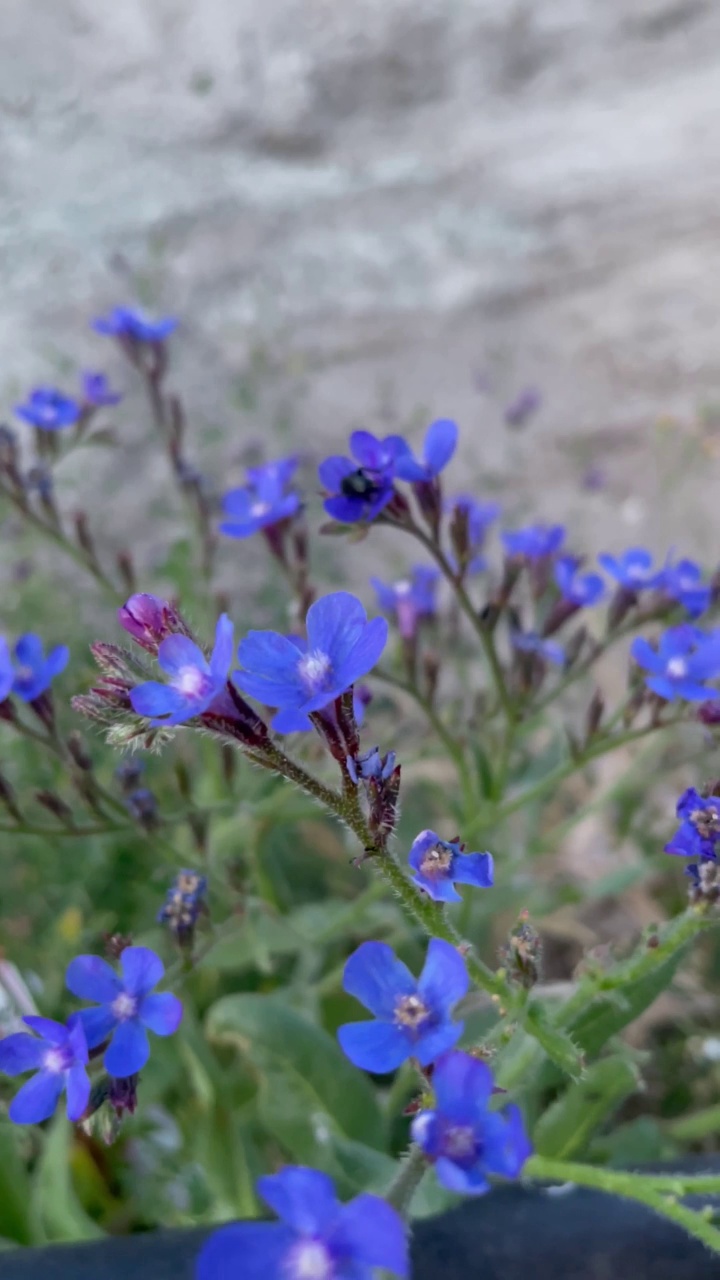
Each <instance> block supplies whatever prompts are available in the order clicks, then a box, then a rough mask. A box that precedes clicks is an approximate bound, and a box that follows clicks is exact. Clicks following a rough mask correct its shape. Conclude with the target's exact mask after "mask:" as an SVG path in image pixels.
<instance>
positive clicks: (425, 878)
mask: <svg viewBox="0 0 720 1280" xmlns="http://www.w3.org/2000/svg"><path fill="white" fill-rule="evenodd" d="M408 862H409V863H410V866H411V867H412V868H413V870H414V872H415V875H414V876H412V879H413V880H414V881H415V884H417V885H419V886H420V888H421V889H424V890H425V892H426V893H427V894H429V895H430V897H431V898H434V899H435V901H436V902H461V901H462V899H461V897H460V894H459V893H457V892H456V890H455V888H454V885H456V884H473V885H476V886H479V887H480V888H481V889H489V888H490V885H491V884H492V883H493V859H492V854H490V853H463V852H462V846H461V845H460V844H459V843H457V842H455V841H451V840H441V839H440V836H439V835H438V834H437V832H436V831H421V832H420V834H419V835H418V836H416V837H415V839H414V840H413V844H412V848H411V850H410V855H409V857H408Z"/></svg>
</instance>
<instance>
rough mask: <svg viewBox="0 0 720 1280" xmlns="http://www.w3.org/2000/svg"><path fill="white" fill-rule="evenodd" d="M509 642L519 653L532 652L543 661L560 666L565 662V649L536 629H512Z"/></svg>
mask: <svg viewBox="0 0 720 1280" xmlns="http://www.w3.org/2000/svg"><path fill="white" fill-rule="evenodd" d="M510 643H511V645H512V647H513V649H517V650H518V652H519V653H533V654H535V656H536V657H537V658H542V659H543V660H544V661H545V662H553V663H554V664H555V666H557V667H562V666H563V665H564V663H565V650H564V649H563V647H562V645H560V644H557V643H556V641H555V640H546V639H545V638H544V637H543V636H540V635H538V633H537V631H512V632H511V633H510Z"/></svg>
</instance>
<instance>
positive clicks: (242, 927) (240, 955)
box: [198, 912, 307, 973]
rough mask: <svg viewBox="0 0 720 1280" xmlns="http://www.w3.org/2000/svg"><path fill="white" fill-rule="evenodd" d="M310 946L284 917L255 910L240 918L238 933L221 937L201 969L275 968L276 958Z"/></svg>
mask: <svg viewBox="0 0 720 1280" xmlns="http://www.w3.org/2000/svg"><path fill="white" fill-rule="evenodd" d="M305 946H307V942H306V940H305V939H304V938H303V937H301V936H300V934H299V933H297V932H296V931H295V930H294V929H293V928H292V926H291V925H290V924H289V923H288V921H287V920H286V919H285V918H284V917H282V916H275V915H270V914H267V913H260V912H254V913H253V915H252V916H247V917H245V919H244V920H238V927H237V932H236V933H232V934H230V935H229V936H228V937H226V938H220V940H219V941H218V942H216V943H215V945H214V946H213V947H211V948H210V950H209V951H208V952H206V954H205V955H204V956H203V958H202V960H201V962H200V965H199V966H198V967H199V968H204V969H219V970H221V971H227V972H232V973H242V972H243V971H244V970H246V969H259V970H260V971H261V972H262V973H269V972H271V970H272V957H273V956H282V955H294V954H295V953H297V952H298V951H302V950H303V948H304V947H305Z"/></svg>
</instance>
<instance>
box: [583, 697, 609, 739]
mask: <svg viewBox="0 0 720 1280" xmlns="http://www.w3.org/2000/svg"><path fill="white" fill-rule="evenodd" d="M604 712H605V699H604V698H603V696H602V693H601V692H600V690H599V689H596V690H595V692H594V694H593V696H592V698H591V699H590V702H589V704H588V709H587V711H586V712H585V746H587V745H588V743H589V742H591V740H592V739H593V738H594V737H595V734H596V733H597V731H598V729H599V728H600V723H601V721H602V718H603V715H604Z"/></svg>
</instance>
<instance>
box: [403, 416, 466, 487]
mask: <svg viewBox="0 0 720 1280" xmlns="http://www.w3.org/2000/svg"><path fill="white" fill-rule="evenodd" d="M457 442H458V429H457V424H456V423H454V422H451V421H450V419H449V418H438V419H437V421H435V422H431V424H430V426H429V427H428V429H427V431H426V433H425V440H424V442H423V454H422V458H421V460H420V461H418V460H417V459H416V458H414V457H413V455H412V453H411V452H410V450H409V449H408V448H407V446H406V447H405V449H404V450H402V451H401V452H400V453H399V454H398V457H397V460H396V463H395V474H396V476H397V477H398V479H400V480H409V481H411V482H412V483H413V484H417V483H418V482H423V481H425V482H427V481H428V480H434V479H435V477H436V476H439V475H440V472H441V471H443V470H444V469H445V467H446V466H447V464H448V462H449V461H450V459H451V458H452V456H453V454H454V452H455V450H456V448H457ZM403 443H404V442H403Z"/></svg>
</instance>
